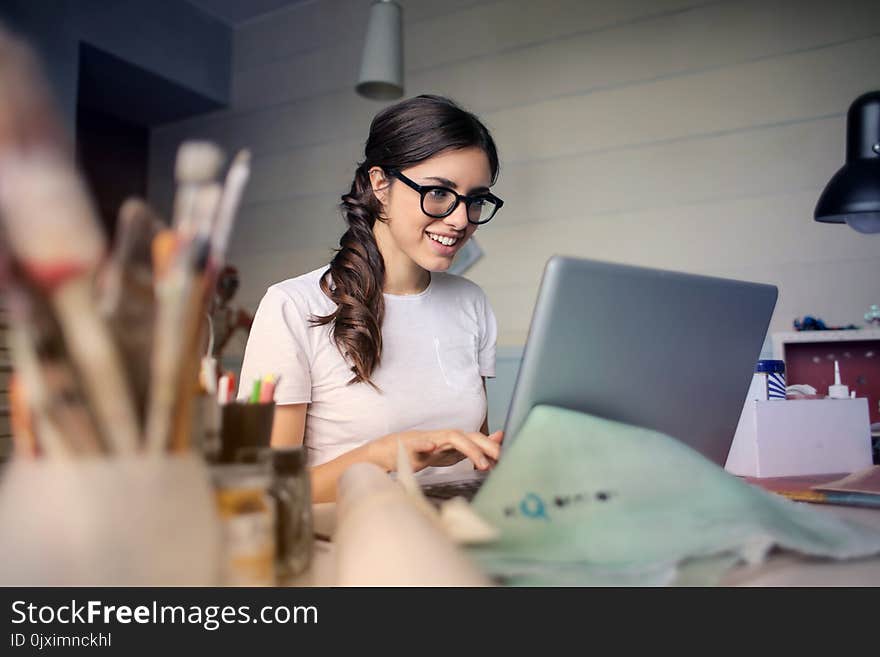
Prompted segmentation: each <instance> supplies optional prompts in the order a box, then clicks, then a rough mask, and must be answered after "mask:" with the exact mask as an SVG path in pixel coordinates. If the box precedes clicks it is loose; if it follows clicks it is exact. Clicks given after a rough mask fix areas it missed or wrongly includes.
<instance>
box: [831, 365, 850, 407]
mask: <svg viewBox="0 0 880 657" xmlns="http://www.w3.org/2000/svg"><path fill="white" fill-rule="evenodd" d="M828 396H829V397H830V398H831V399H849V386H845V385H842V384H841V383H840V365H838V363H837V361H834V385H832V386H828Z"/></svg>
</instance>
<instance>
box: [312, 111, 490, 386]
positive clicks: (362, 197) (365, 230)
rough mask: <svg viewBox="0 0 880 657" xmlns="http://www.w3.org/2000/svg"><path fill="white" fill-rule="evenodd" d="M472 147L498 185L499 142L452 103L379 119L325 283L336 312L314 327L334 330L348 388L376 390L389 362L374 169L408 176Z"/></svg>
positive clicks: (347, 200)
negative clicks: (376, 378) (375, 377)
mask: <svg viewBox="0 0 880 657" xmlns="http://www.w3.org/2000/svg"><path fill="white" fill-rule="evenodd" d="M468 147H477V148H480V149H482V150H483V151H484V152H485V153H486V157H487V158H488V160H489V167H490V169H491V172H492V181H493V182H494V181H495V179H496V178H497V177H498V152H497V150H496V148H495V142H494V141H493V139H492V136H491V135H490V134H489V131H488V130H487V129H486V127H485V126H484V125H483V124H482V123H481V122H480V120H479V119H478V118H477V117H476V116H474V115H473V114H471V113H470V112H468V111H466V110H464V109H462V108H461V107H459V106H458V105H457V104H456V103H455V102H453V101H451V100H449V99H448V98H443V97H442V96H431V95H422V96H416V97H415V98H409V99H407V100H403V101H401V102H399V103H396V104H394V105H391V106H389V107H386V108H385V109H383V110H382V111H381V112H379V113H378V114H377V115H376V116H375V117H374V118H373V122H372V123H371V124H370V135H369V137H368V138H367V143H366V145H365V147H364V160H363V162H361V163H360V164H359V165H358V167H357V169H356V171H355V175H354V181H353V182H352V183H351V189H350V190H349V192H348V194H344V195H343V196H342V203H341V204H340V207H341V209H342V214H343V216H344V217H345V220H346V222H347V223H348V230H347V231H345V234H343V236H342V237H341V238H340V240H339V249H337V251H336V255H335V256H334V257H333V260H332V261H331V262H330V268H329V269H328V270H327V271H326V272H325V273H324V275H323V276H322V277H321V289H322V290H323V291H324V294H326V295H327V296H328V297H329V298H330V299H332V300H333V301H334V302H335V303H336V310H335V311H333V312H332V313H330V314H329V315H325V316H318V317H314V318H312V320H311V321H312V323H313V324H314V325H317V326H323V325H325V324H331V323H332V324H333V330H332V334H333V340H334V341H335V342H336V345H337V347H338V348H339V351H340V353H342V354H343V356H345V357H346V358H347V359H348V361H349V362H350V363H351V371H352V372H353V373H354V377H353V378H352V379H351V380H350V381H349V383H361V382H366V383H369V384H371V385H373V382H372V381H371V378H370V377H371V376H372V374H373V372H374V371H375V369H376V368H377V367H378V366H379V362H380V361H381V358H382V320H383V317H384V315H385V300H384V298H383V296H382V289H383V286H384V284H385V261H384V260H383V259H382V254H381V253H379V247H378V245H377V244H376V238H375V236H374V235H373V225H374V224H375V222H376V221H377V220H379V221H384V220H385V219H383V218H382V217H381V215H382V204H381V203H380V201H379V199H377V198H376V196H375V195H374V194H373V187H372V185H371V184H370V175H369V171H370V169H372V168H373V167H380V168H381V169H382V170H383V171H386V172H390V171H394V170H400V169H405V168H407V167H411V166H414V165H416V164H418V163H419V162H423V161H424V160H427V159H428V158H430V157H432V156H434V155H436V154H438V153H440V152H442V151H445V150H449V149H455V150H457V149H462V148H468Z"/></svg>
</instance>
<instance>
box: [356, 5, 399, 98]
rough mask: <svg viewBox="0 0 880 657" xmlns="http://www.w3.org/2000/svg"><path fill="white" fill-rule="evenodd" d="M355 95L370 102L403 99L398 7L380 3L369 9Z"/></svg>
mask: <svg viewBox="0 0 880 657" xmlns="http://www.w3.org/2000/svg"><path fill="white" fill-rule="evenodd" d="M355 89H356V90H357V92H358V93H359V94H360V95H361V96H364V97H365V98H372V99H373V100H391V99H394V98H400V97H401V96H402V95H403V25H402V10H401V8H400V5H399V4H397V3H396V2H393V1H392V0H379V1H378V2H374V3H373V6H372V7H370V18H369V22H368V23H367V39H366V41H365V42H364V53H363V56H362V57H361V71H360V75H358V83H357V87H355Z"/></svg>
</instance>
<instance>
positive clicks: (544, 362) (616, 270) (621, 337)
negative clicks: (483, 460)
mask: <svg viewBox="0 0 880 657" xmlns="http://www.w3.org/2000/svg"><path fill="white" fill-rule="evenodd" d="M777 293H778V291H777V289H776V287H775V286H772V285H764V284H759V283H748V282H744V281H737V280H729V279H723V278H714V277H709V276H699V275H695V274H684V273H679V272H671V271H663V270H658V269H648V268H645V267H632V266H627V265H618V264H611V263H607V262H599V261H594V260H581V259H576V258H567V257H561V256H554V257H552V258H550V260H549V261H548V262H547V266H546V268H545V269H544V276H543V279H542V281H541V287H540V290H539V292H538V300H537V303H536V305H535V310H534V313H533V315H532V322H531V326H530V328H529V335H528V339H527V341H526V347H525V352H524V354H523V360H522V364H521V366H520V369H519V375H518V376H517V380H516V385H515V387H514V392H513V397H512V400H511V403H510V407H509V410H508V413H507V420H506V422H505V425H504V444H503V446H502V456H501V458H502V459H503V458H504V454H503V452H504V449H506V448H509V447H510V445H511V444H512V443H514V442H515V441H516V439H517V434H518V433H519V430H520V428H521V427H522V425H523V423H524V422H525V420H526V417H527V416H528V414H529V411H530V410H531V409H532V408H533V407H534V406H536V405H538V404H550V405H554V406H560V407H563V408H569V409H573V410H577V411H582V412H584V413H589V414H591V415H597V416H600V417H603V418H607V419H609V420H616V421H618V422H625V423H627V424H633V425H637V426H641V427H645V428H648V429H654V430H656V431H661V432H663V433H666V434H668V435H670V436H673V437H675V438H677V439H679V440H681V441H682V442H684V443H686V444H687V445H690V446H691V447H692V448H693V449H695V450H697V451H698V452H700V453H701V454H703V455H704V456H705V457H706V458H708V459H710V460H711V461H713V462H715V463H717V464H719V465H721V466H722V467H723V466H724V462H725V460H726V459H727V453H728V451H729V450H730V446H731V443H732V442H733V435H734V432H735V431H736V425H737V422H738V420H739V416H740V412H741V411H742V407H743V403H744V402H745V398H746V393H747V392H748V388H749V384H750V382H751V378H752V373H753V372H754V368H755V363H756V361H757V360H758V357H759V356H760V353H761V347H762V345H763V342H764V338H765V335H766V333H767V328H768V326H769V323H770V318H771V316H772V314H773V309H774V307H775V305H776V298H777ZM552 439H553V438H552V436H548V437H547V440H552ZM480 474H483V473H478V472H475V473H474V477H472V478H469V479H468V480H467V481H464V480H462V476H461V475H460V474H459V475H458V476H457V477H454V478H450V479H449V480H444V477H443V476H442V475H432V476H430V477H426V478H424V479H423V481H422V485H423V486H424V488H425V493H426V494H427V495H428V496H429V497H433V498H437V499H443V498H448V497H451V496H453V495H456V494H461V495H464V496H465V497H469V496H470V495H472V494H473V492H475V490H476V488H477V487H478V485H479V483H480V481H481V480H482V479H483V478H485V475H484V476H482V477H481V476H480Z"/></svg>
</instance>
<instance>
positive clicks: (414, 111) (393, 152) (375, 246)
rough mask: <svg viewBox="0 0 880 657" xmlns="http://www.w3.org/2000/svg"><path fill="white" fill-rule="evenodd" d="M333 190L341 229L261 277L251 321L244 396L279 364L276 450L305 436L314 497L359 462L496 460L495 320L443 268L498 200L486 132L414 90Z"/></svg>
mask: <svg viewBox="0 0 880 657" xmlns="http://www.w3.org/2000/svg"><path fill="white" fill-rule="evenodd" d="M364 156H365V157H364V160H363V162H361V163H360V164H359V165H358V167H357V169H356V171H355V178H354V181H353V182H352V185H351V189H350V190H349V192H348V193H347V194H345V195H343V197H342V204H341V207H342V212H343V215H344V217H345V220H346V222H347V223H348V230H347V231H346V232H345V234H344V235H343V236H342V238H341V239H340V241H339V250H338V252H337V253H336V255H335V257H334V258H333V260H332V261H331V262H330V264H329V265H327V266H325V267H322V268H321V269H318V270H316V271H313V272H310V273H307V274H304V275H302V276H299V277H297V278H291V279H288V280H285V281H282V282H280V283H277V284H275V285H273V286H271V287H270V288H269V290H268V291H267V292H266V295H265V296H264V297H263V300H262V301H261V302H260V306H259V308H258V309H257V313H256V315H255V317H254V323H253V327H252V329H251V333H250V337H249V339H248V344H247V347H246V349H245V356H244V363H243V366H242V374H241V386H240V389H239V398H246V397H247V395H248V391H249V390H250V383H251V382H252V381H253V380H254V379H255V378H257V377H261V376H263V375H265V374H268V373H277V374H280V380H279V383H278V387H277V388H276V392H275V402H276V404H277V408H276V413H275V422H274V425H273V429H272V445H273V446H276V447H277V446H291V445H300V444H303V445H305V447H306V448H307V449H308V452H309V463H310V465H311V467H312V471H311V480H312V494H313V498H314V500H315V501H318V502H320V501H329V500H333V499H335V497H336V483H337V480H338V479H339V476H340V475H341V474H342V472H343V471H344V470H345V469H346V468H347V467H348V466H350V465H351V464H353V463H357V462H372V463H375V464H377V465H379V466H381V467H383V468H385V469H386V470H388V471H390V470H393V469H394V467H395V464H396V460H397V445H398V442H400V443H402V444H403V445H404V447H405V448H406V449H407V451H408V452H409V454H410V458H411V460H412V462H413V468H414V469H415V470H425V469H426V468H433V467H453V466H457V467H460V468H470V467H472V466H473V467H476V468H478V469H480V470H486V469H488V468H490V467H492V464H493V463H494V462H495V461H496V460H497V458H498V455H499V449H500V443H501V440H502V434H501V432H496V433H494V434H492V435H486V434H487V432H488V429H487V427H488V418H487V414H486V411H487V404H486V394H485V389H484V385H483V381H484V379H485V378H486V377H493V376H495V340H496V335H497V327H496V324H495V316H494V314H493V312H492V309H491V307H490V305H489V302H488V299H487V298H486V295H485V294H484V293H483V291H482V290H481V289H480V288H479V287H478V286H477V285H476V284H474V283H472V282H471V281H468V280H466V279H464V278H460V277H458V276H453V275H451V274H448V273H447V270H448V269H449V267H450V265H451V264H452V261H453V259H454V257H455V255H456V253H458V251H459V250H460V249H461V247H462V246H463V245H464V244H465V243H466V242H467V240H468V239H470V237H471V236H472V235H473V234H474V231H475V230H476V229H477V227H478V226H479V225H480V224H484V223H486V222H488V221H489V220H490V219H492V217H494V216H495V214H496V213H497V211H498V210H499V209H500V208H501V206H502V205H503V201H502V200H501V199H499V198H498V197H497V196H495V195H494V194H492V193H491V192H490V187H491V186H492V185H493V184H494V183H495V180H496V179H497V177H498V154H497V151H496V148H495V143H494V141H493V140H492V137H491V135H490V134H489V132H488V130H487V129H486V127H485V126H484V125H483V124H482V123H481V122H480V120H479V119H478V118H477V117H476V116H474V115H473V114H471V113H470V112H467V111H465V110H464V109H462V108H461V107H459V106H458V105H456V104H455V103H453V102H452V101H450V100H448V99H446V98H442V97H439V96H418V97H416V98H411V99H408V100H404V101H402V102H400V103H397V104H395V105H392V106H390V107H387V108H385V109H384V110H382V111H381V112H379V114H377V115H376V117H375V118H374V119H373V122H372V124H371V126H370V135H369V138H368V139H367V143H366V147H365V153H364Z"/></svg>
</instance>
